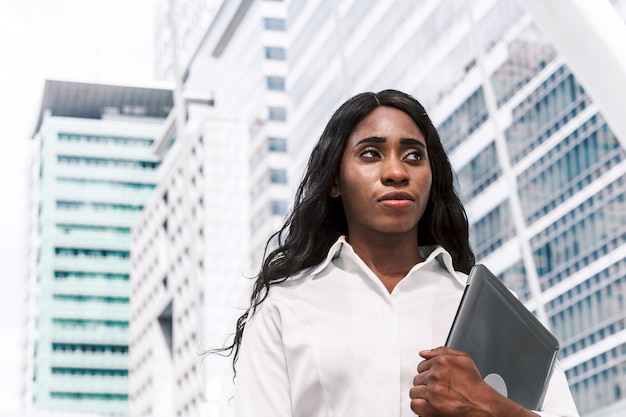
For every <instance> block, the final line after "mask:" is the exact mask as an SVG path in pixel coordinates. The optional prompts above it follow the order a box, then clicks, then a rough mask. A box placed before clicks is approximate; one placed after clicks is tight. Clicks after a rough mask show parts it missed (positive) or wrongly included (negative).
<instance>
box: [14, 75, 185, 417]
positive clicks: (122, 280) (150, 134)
mask: <svg viewBox="0 0 626 417" xmlns="http://www.w3.org/2000/svg"><path fill="white" fill-rule="evenodd" d="M172 105H173V102H172V90H171V88H167V87H165V86H159V87H130V86H119V85H107V84H90V83H81V82H69V81H55V80H48V81H46V83H45V86H44V91H43V98H42V104H41V109H40V114H39V118H38V122H37V126H36V131H35V134H34V139H33V145H34V148H35V150H34V155H35V156H34V159H33V162H32V202H33V204H32V211H31V251H30V271H29V277H28V279H29V283H28V304H29V306H28V314H27V324H28V331H27V340H26V343H25V345H26V349H25V351H26V361H25V364H26V365H25V385H24V392H23V394H24V403H25V408H26V409H35V410H50V411H57V412H65V413H67V412H76V413H89V414H98V415H120V416H122V415H127V413H128V365H129V359H128V346H129V318H130V304H129V297H130V284H129V281H130V250H131V247H130V246H131V240H130V230H131V227H132V225H133V223H134V222H135V220H136V219H137V217H138V216H139V213H140V212H141V210H142V208H143V205H144V202H145V200H146V199H147V198H148V196H149V195H150V194H151V193H152V191H153V189H154V187H155V183H156V168H157V167H158V165H159V159H158V157H157V156H156V155H155V153H154V152H153V149H152V146H153V142H154V139H155V137H156V136H158V134H159V132H160V130H161V129H162V125H163V120H164V118H165V117H166V116H167V114H168V113H169V111H170V109H171V108H172Z"/></svg>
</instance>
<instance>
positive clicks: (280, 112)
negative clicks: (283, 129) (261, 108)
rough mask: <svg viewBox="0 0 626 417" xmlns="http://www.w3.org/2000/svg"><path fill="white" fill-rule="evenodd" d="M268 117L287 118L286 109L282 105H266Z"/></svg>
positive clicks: (273, 118) (274, 118)
mask: <svg viewBox="0 0 626 417" xmlns="http://www.w3.org/2000/svg"><path fill="white" fill-rule="evenodd" d="M268 118H269V119H270V120H278V121H285V120H287V109H286V108H284V107H268Z"/></svg>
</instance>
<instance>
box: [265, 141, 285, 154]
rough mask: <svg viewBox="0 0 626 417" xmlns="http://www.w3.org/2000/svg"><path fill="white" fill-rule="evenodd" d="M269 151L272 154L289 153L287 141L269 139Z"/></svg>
mask: <svg viewBox="0 0 626 417" xmlns="http://www.w3.org/2000/svg"><path fill="white" fill-rule="evenodd" d="M267 149H268V150H269V151H270V152H287V139H285V138H267Z"/></svg>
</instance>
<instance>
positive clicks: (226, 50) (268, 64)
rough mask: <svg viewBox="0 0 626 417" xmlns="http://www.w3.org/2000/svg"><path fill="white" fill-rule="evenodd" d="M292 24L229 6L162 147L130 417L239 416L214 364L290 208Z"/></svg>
mask: <svg viewBox="0 0 626 417" xmlns="http://www.w3.org/2000/svg"><path fill="white" fill-rule="evenodd" d="M285 14H286V10H285V5H284V3H282V2H276V1H226V2H224V4H223V6H222V8H221V9H220V11H219V13H218V14H217V15H216V17H215V19H214V21H212V23H211V25H210V29H209V30H208V31H207V33H206V35H205V36H204V38H203V39H202V41H201V43H200V44H199V46H198V49H197V50H196V52H195V53H194V54H193V55H192V58H191V61H190V65H189V66H188V68H186V69H185V71H184V73H185V74H186V75H185V78H184V83H183V89H182V94H181V103H180V105H178V104H177V108H176V109H175V111H174V112H173V113H172V116H171V119H170V120H169V121H168V123H169V124H168V128H167V129H166V130H165V131H164V134H163V135H162V136H161V137H159V138H158V139H157V142H156V143H157V145H156V146H157V149H159V150H160V151H159V152H162V153H163V155H164V156H163V163H162V165H161V167H160V168H159V173H158V181H157V182H158V185H157V188H156V190H155V194H154V195H153V197H152V198H151V199H150V201H149V202H148V203H147V204H146V207H145V209H144V212H143V213H142V214H141V216H140V218H139V221H138V223H137V225H136V227H135V228H134V229H133V233H132V239H133V251H132V273H131V286H132V296H131V327H130V331H131V345H130V356H131V359H130V360H131V365H130V366H131V374H130V411H131V415H132V416H168V417H169V416H196V415H205V416H214V417H215V416H221V417H223V416H228V415H232V408H231V400H232V395H233V384H232V376H233V374H232V368H231V358H223V357H220V356H218V355H207V354H206V352H208V351H209V350H210V349H212V348H219V347H222V346H223V345H224V343H225V341H226V340H227V337H228V335H229V334H231V333H233V332H234V328H235V327H234V326H235V320H236V318H237V317H238V316H239V315H240V314H241V313H242V309H243V308H245V307H246V305H247V303H248V301H247V300H246V297H247V294H248V289H249V285H250V283H251V281H250V280H247V279H245V277H246V276H247V277H252V276H253V275H254V274H255V272H256V270H257V269H258V267H259V261H260V258H261V255H262V252H263V249H264V247H265V243H266V241H267V239H268V238H269V236H270V235H271V233H273V232H274V231H275V230H276V228H277V227H278V225H279V224H280V221H281V220H282V219H283V217H284V215H285V214H286V212H287V209H288V205H289V199H290V195H289V189H288V184H287V180H288V178H287V169H288V163H289V159H288V156H287V139H286V138H287V136H286V133H287V132H286V119H287V99H286V93H285V75H286V70H287V68H286V65H287V64H286V51H285V44H286V39H285ZM181 115H182V118H183V119H184V120H183V121H180V119H179V121H178V122H176V118H177V117H181Z"/></svg>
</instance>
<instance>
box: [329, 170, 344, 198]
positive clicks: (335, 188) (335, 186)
mask: <svg viewBox="0 0 626 417" xmlns="http://www.w3.org/2000/svg"><path fill="white" fill-rule="evenodd" d="M328 195H329V196H330V197H331V198H337V197H339V196H340V195H341V192H340V191H339V178H337V175H335V176H334V177H333V182H332V183H331V184H330V190H329V191H328Z"/></svg>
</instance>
